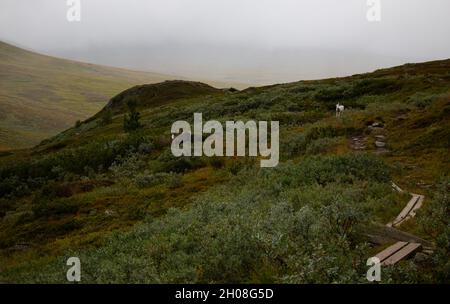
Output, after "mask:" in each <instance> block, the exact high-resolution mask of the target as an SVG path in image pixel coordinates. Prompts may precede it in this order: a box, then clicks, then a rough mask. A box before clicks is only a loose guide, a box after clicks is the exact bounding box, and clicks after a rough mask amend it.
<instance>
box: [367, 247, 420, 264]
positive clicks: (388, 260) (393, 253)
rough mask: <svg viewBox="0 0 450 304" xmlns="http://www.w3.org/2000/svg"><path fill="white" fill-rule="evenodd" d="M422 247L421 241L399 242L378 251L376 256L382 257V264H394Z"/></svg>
mask: <svg viewBox="0 0 450 304" xmlns="http://www.w3.org/2000/svg"><path fill="white" fill-rule="evenodd" d="M421 248H422V245H421V244H419V243H408V242H397V243H395V244H394V245H392V246H390V247H388V248H386V249H385V250H383V251H381V252H380V253H378V254H377V255H376V256H375V257H377V258H379V259H380V262H381V265H382V266H389V265H394V264H396V263H397V262H399V261H401V260H403V259H405V258H407V257H409V256H411V255H412V254H414V253H415V252H417V251H418V250H420V249H421Z"/></svg>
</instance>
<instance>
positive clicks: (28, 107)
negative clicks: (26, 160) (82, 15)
mask: <svg viewBox="0 0 450 304" xmlns="http://www.w3.org/2000/svg"><path fill="white" fill-rule="evenodd" d="M174 78H175V77H173V76H169V75H162V74H157V73H149V72H137V71H130V70H125V69H119V68H113V67H106V66H99V65H94V64H88V63H81V62H76V61H70V60H65V59H59V58H54V57H50V56H45V55H40V54H37V53H34V52H30V51H27V50H24V49H20V48H18V47H15V46H12V45H9V44H6V43H4V42H0V150H6V149H17V148H24V147H30V146H33V145H35V144H37V143H39V142H40V141H41V140H42V139H44V138H47V137H49V136H52V135H55V134H57V133H59V132H61V131H62V130H64V129H66V128H68V127H71V126H73V125H74V124H75V122H76V121H77V120H84V119H86V118H88V117H90V116H92V115H93V114H94V113H96V112H98V111H99V110H100V109H101V108H102V107H103V106H104V105H105V104H106V103H107V101H108V100H109V99H110V98H111V97H112V96H114V95H116V94H118V93H119V92H121V91H123V90H125V89H127V88H129V87H132V86H135V85H139V84H144V83H157V82H161V81H164V80H167V79H174ZM212 84H213V85H218V86H222V85H223V86H228V85H230V84H225V83H218V82H217V83H215V82H213V83H212Z"/></svg>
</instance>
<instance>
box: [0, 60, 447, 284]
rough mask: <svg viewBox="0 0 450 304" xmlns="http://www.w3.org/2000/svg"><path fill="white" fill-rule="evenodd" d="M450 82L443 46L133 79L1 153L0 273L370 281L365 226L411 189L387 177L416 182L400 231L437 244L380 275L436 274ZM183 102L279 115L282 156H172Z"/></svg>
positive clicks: (424, 278)
mask: <svg viewBox="0 0 450 304" xmlns="http://www.w3.org/2000/svg"><path fill="white" fill-rule="evenodd" d="M449 89H450V60H445V61H437V62H429V63H423V64H407V65H403V66H400V67H395V68H391V69H384V70H378V71H376V72H374V73H369V74H363V75H355V76H352V77H346V78H335V79H326V80H319V81H300V82H295V83H288V84H280V85H273V86H268V87H259V88H248V89H246V90H243V91H236V90H221V89H214V88H212V87H209V86H207V85H204V84H201V83H193V82H183V81H171V82H164V83H161V84H154V85H144V86H138V87H134V88H131V89H129V90H127V91H125V92H123V93H121V94H119V95H118V96H116V97H114V98H113V99H112V100H111V102H110V103H108V105H107V106H106V107H105V108H104V109H103V110H102V111H100V112H99V113H98V114H97V115H95V116H93V117H91V118H90V119H87V120H85V121H83V122H81V123H80V124H79V125H78V124H77V126H76V127H74V128H71V129H68V130H66V131H64V132H62V133H60V134H59V135H57V136H55V137H53V138H49V139H47V140H45V141H43V142H41V143H40V144H39V145H37V146H36V147H34V148H32V149H26V150H18V151H12V152H8V153H3V154H2V155H1V157H0V281H3V282H19V283H24V282H50V283H57V282H59V283H64V282H66V278H65V274H66V270H67V266H66V264H65V261H66V260H67V258H68V257H70V256H77V257H80V260H81V264H82V282H95V283H106V282H113V283H127V282H132V283H145V282H151V283H223V282H227V283H230V282H240V283H247V282H253V283H271V282H276V283H351V282H360V283H368V282H367V280H366V271H367V268H368V267H367V266H366V261H367V259H368V258H369V257H371V256H372V255H373V254H374V253H376V252H378V251H379V250H380V248H379V246H376V245H374V244H371V243H370V242H369V239H368V238H367V233H368V231H369V232H370V229H371V227H372V226H373V225H375V224H377V223H378V224H384V223H387V222H389V221H390V220H392V219H393V218H395V216H396V215H397V214H398V213H399V212H400V210H401V209H402V208H403V207H404V205H405V204H406V202H407V201H408V199H409V197H408V195H406V194H401V193H397V192H395V191H393V189H392V187H391V181H392V180H393V181H395V182H396V183H397V184H399V185H400V186H401V187H402V188H404V189H406V190H408V191H411V192H415V193H421V194H425V195H426V201H425V204H424V206H423V208H422V209H420V210H419V211H418V214H417V216H416V217H415V218H414V219H412V220H410V221H409V222H408V223H406V224H405V226H402V230H406V231H408V232H411V233H414V234H415V235H418V236H420V237H422V238H424V239H427V240H429V241H431V242H433V243H435V245H436V250H435V251H434V253H433V254H432V255H431V256H429V257H428V258H427V259H425V260H422V261H421V262H419V261H417V259H410V260H406V261H403V262H401V263H399V264H397V265H395V266H393V267H390V268H383V270H382V282H385V283H389V282H398V283H415V282H420V283H432V282H439V283H441V282H446V283H448V282H450V264H449V259H448V257H449V256H450V247H449V240H450V228H449V227H450V212H449V210H450V202H449V190H450V179H449V168H450V165H449V158H448V151H449V148H450V90H449ZM130 100H131V101H133V102H135V104H134V107H133V108H132V109H131V108H130V107H129V106H128V107H127V104H128V105H129V101H130ZM337 103H340V104H343V105H345V112H344V113H343V114H342V115H341V116H340V117H339V118H336V115H335V106H336V104H337ZM133 113H134V114H133ZM136 113H139V115H138V119H137V122H138V125H139V127H135V126H136V124H135V123H134V122H133V123H131V122H130V119H131V118H132V117H136ZM193 113H202V114H203V117H204V119H205V120H217V121H219V122H221V123H224V122H225V121H227V120H232V121H237V120H242V121H248V120H255V121H259V120H263V121H279V122H280V164H279V165H278V166H277V167H275V168H260V166H259V161H258V159H256V158H254V157H253V158H252V157H206V156H202V157H174V156H173V155H172V153H171V151H170V144H171V133H170V131H171V130H170V127H171V125H172V123H173V122H174V121H177V120H186V121H188V122H189V123H193V121H192V119H193ZM127 120H128V121H129V123H130V124H129V126H131V125H133V127H132V128H131V127H130V128H128V129H126V130H124V121H127ZM374 126H375V127H374ZM379 135H383V136H384V137H385V142H386V147H385V151H383V153H377V152H378V150H377V147H376V146H375V144H374V143H375V141H376V136H379ZM355 136H360V137H364V138H366V146H365V148H364V149H361V150H355V149H353V148H352V145H351V141H352V138H353V137H355Z"/></svg>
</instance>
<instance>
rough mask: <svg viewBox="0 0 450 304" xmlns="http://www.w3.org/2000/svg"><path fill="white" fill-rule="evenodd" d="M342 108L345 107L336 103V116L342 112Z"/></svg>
mask: <svg viewBox="0 0 450 304" xmlns="http://www.w3.org/2000/svg"><path fill="white" fill-rule="evenodd" d="M344 109H345V107H344V105H341V104H339V103H338V104H337V105H336V117H340V116H341V114H342V113H344Z"/></svg>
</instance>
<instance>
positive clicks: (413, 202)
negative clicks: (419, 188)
mask: <svg viewBox="0 0 450 304" xmlns="http://www.w3.org/2000/svg"><path fill="white" fill-rule="evenodd" d="M412 196H413V197H412V198H411V199H410V200H409V202H408V204H406V207H405V208H403V210H402V211H401V212H400V214H399V215H398V216H397V217H396V218H395V220H394V221H392V222H390V223H388V224H387V225H386V226H388V227H393V226H394V227H395V226H399V225H400V224H402V223H403V222H404V221H406V220H408V219H409V218H411V217H414V216H415V215H416V212H415V211H416V210H417V209H419V208H420V207H422V203H423V200H424V196H423V195H420V194H414V193H412Z"/></svg>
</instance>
